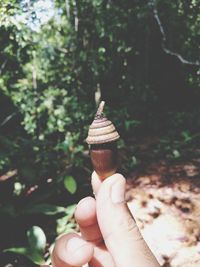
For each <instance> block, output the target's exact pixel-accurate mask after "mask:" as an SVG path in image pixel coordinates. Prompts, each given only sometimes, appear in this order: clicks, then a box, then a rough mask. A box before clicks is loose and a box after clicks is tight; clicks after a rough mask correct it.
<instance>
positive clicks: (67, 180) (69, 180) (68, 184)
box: [64, 175, 77, 194]
mask: <svg viewBox="0 0 200 267" xmlns="http://www.w3.org/2000/svg"><path fill="white" fill-rule="evenodd" d="M64 186H65V188H66V189H67V190H68V191H69V192H70V193H71V194H74V193H75V192H76V189H77V183H76V180H75V179H74V178H73V177H72V176H70V175H68V176H65V177H64Z"/></svg>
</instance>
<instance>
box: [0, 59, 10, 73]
mask: <svg viewBox="0 0 200 267" xmlns="http://www.w3.org/2000/svg"><path fill="white" fill-rule="evenodd" d="M7 62H8V60H7V59H6V60H5V61H4V62H3V64H2V65H1V67H0V75H1V74H2V72H3V69H4V68H5V66H6V64H7Z"/></svg>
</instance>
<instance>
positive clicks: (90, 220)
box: [75, 197, 97, 227]
mask: <svg viewBox="0 0 200 267" xmlns="http://www.w3.org/2000/svg"><path fill="white" fill-rule="evenodd" d="M75 219H76V221H77V223H78V224H79V225H80V226H82V227H85V226H89V225H92V224H94V223H96V221H97V219H96V201H95V199H94V198H92V197H86V198H83V199H82V200H81V201H79V203H78V204H77V207H76V211H75Z"/></svg>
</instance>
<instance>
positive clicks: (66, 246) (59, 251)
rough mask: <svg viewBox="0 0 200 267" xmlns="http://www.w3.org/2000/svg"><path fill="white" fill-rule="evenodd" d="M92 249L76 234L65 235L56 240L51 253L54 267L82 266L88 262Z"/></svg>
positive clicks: (90, 245)
mask: <svg viewBox="0 0 200 267" xmlns="http://www.w3.org/2000/svg"><path fill="white" fill-rule="evenodd" d="M93 253H94V247H93V245H92V244H90V243H89V242H87V241H85V240H84V239H82V238H81V237H80V236H79V235H78V234H76V233H71V234H65V235H62V236H61V237H59V238H58V239H57V240H56V244H55V247H54V249H53V252H52V261H53V263H54V266H55V267H70V266H82V265H84V264H86V263H87V262H89V261H90V259H91V258H92V256H93Z"/></svg>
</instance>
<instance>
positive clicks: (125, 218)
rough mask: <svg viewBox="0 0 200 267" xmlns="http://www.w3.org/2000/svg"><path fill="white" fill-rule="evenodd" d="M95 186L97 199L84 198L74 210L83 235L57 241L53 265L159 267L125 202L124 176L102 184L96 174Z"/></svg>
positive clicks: (65, 266)
mask: <svg viewBox="0 0 200 267" xmlns="http://www.w3.org/2000/svg"><path fill="white" fill-rule="evenodd" d="M92 186H93V190H94V193H95V196H96V199H94V198H92V197H86V198H84V199H82V200H81V201H80V202H79V203H78V205H77V208H76V211H75V218H76V221H77V223H78V224H79V226H80V231H81V236H80V235H78V234H76V233H72V234H65V235H63V236H61V237H60V238H58V239H57V241H56V244H55V247H54V250H53V252H52V265H53V266H54V267H74V266H83V265H84V266H87V265H85V264H87V263H88V266H89V267H159V266H160V265H159V263H158V262H157V260H156V258H155V257H154V255H153V254H152V252H151V251H150V249H149V247H148V246H147V244H146V242H145V241H144V239H143V237H142V235H141V233H140V231H139V229H138V227H137V225H136V223H135V220H134V218H133V217H132V215H131V213H130V211H129V209H128V207H127V204H126V203H125V198H124V195H125V179H124V177H123V176H122V175H120V174H114V175H112V176H111V177H109V178H107V179H106V180H104V181H103V182H101V180H100V179H99V178H98V176H97V174H96V173H95V172H94V173H93V175H92Z"/></svg>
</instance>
